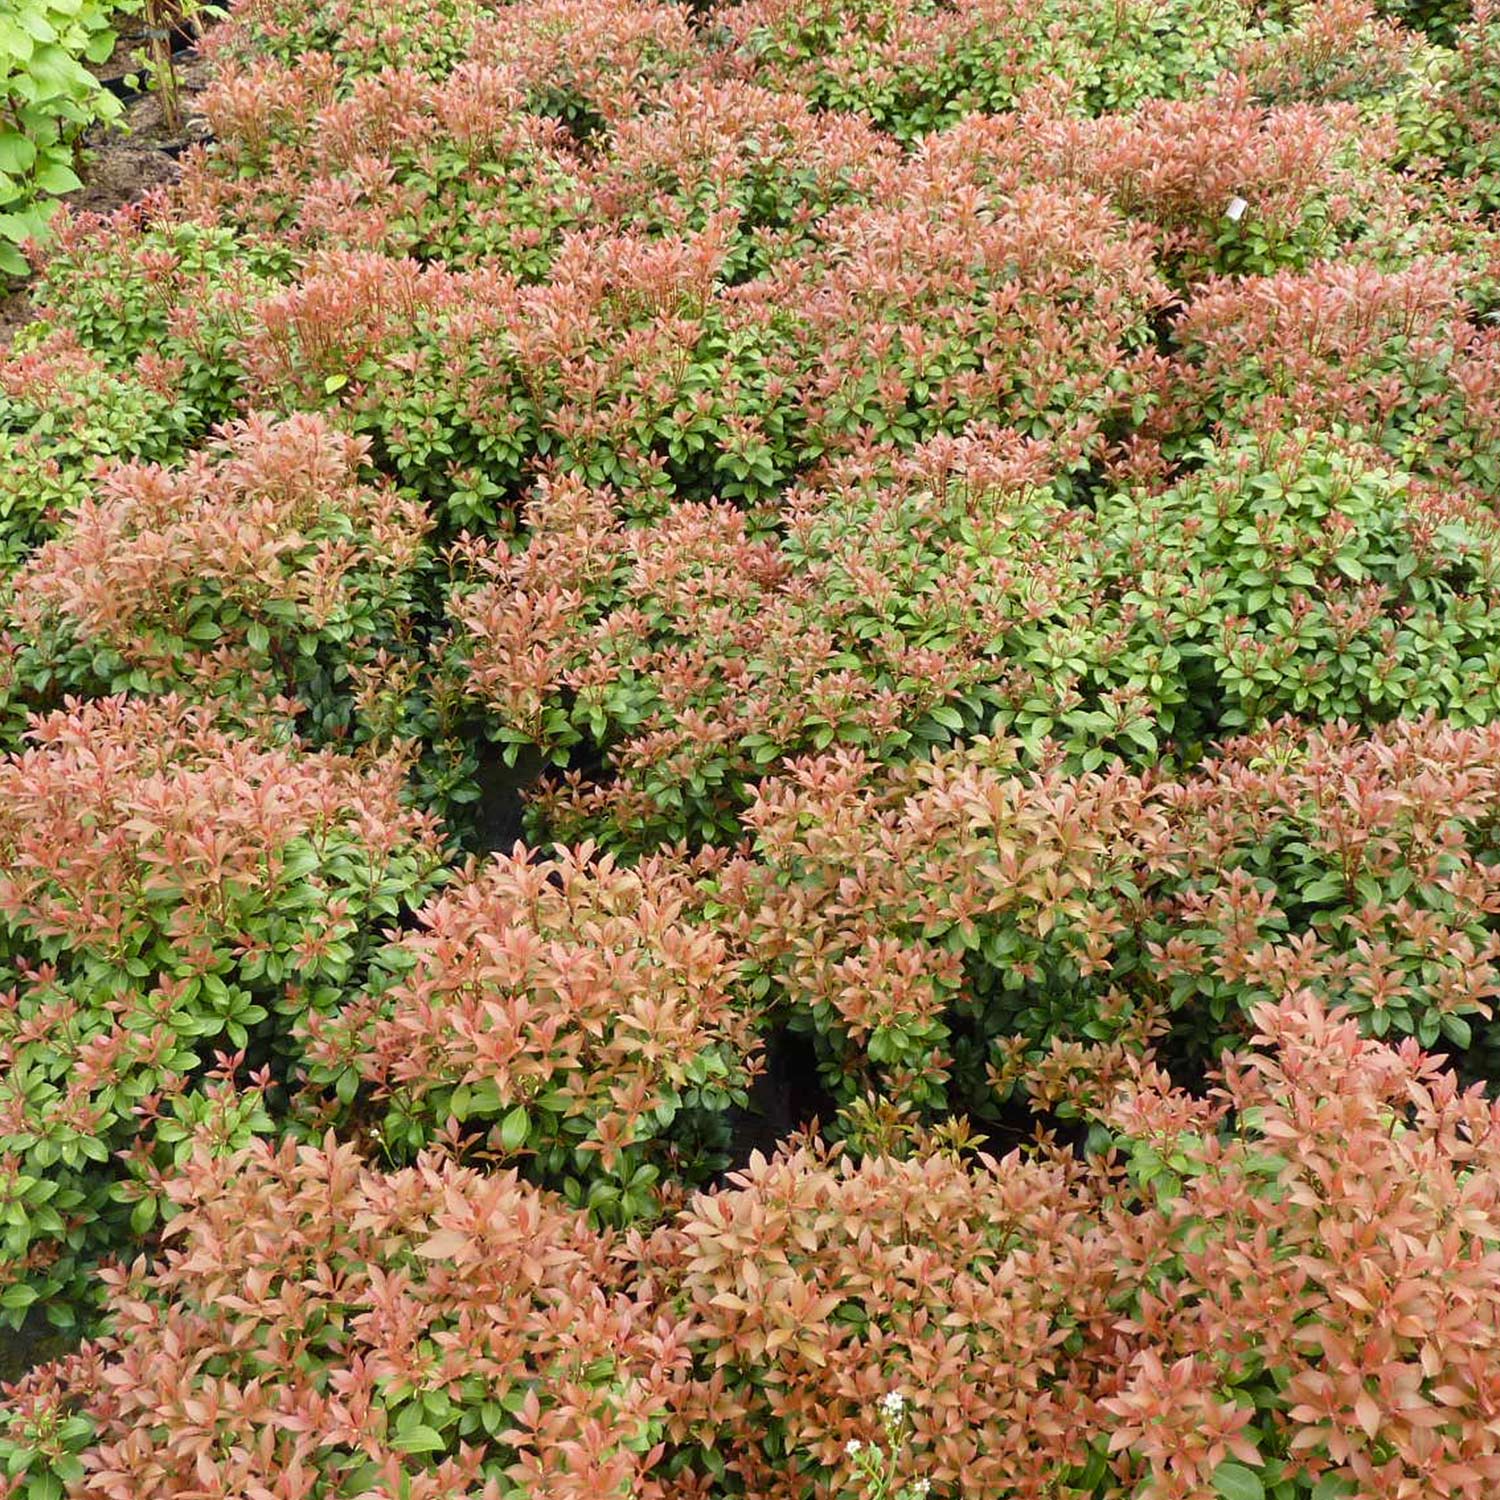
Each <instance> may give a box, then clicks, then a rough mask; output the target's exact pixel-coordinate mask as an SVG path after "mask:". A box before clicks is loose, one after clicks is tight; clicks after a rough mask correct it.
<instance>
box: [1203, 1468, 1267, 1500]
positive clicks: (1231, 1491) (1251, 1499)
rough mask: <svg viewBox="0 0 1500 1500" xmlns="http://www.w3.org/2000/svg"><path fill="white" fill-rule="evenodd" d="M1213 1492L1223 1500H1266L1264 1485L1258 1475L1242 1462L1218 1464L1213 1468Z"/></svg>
mask: <svg viewBox="0 0 1500 1500" xmlns="http://www.w3.org/2000/svg"><path fill="white" fill-rule="evenodd" d="M1213 1486H1214V1493H1215V1494H1218V1495H1222V1496H1223V1497H1224V1500H1266V1487H1265V1485H1263V1484H1262V1483H1261V1482H1260V1476H1259V1475H1258V1474H1257V1473H1256V1472H1255V1471H1254V1470H1253V1469H1247V1468H1246V1467H1245V1466H1244V1464H1235V1463H1225V1464H1220V1465H1219V1467H1218V1468H1217V1469H1215V1470H1214V1477H1213Z"/></svg>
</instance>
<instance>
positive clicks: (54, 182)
mask: <svg viewBox="0 0 1500 1500" xmlns="http://www.w3.org/2000/svg"><path fill="white" fill-rule="evenodd" d="M33 181H35V183H36V185H37V186H38V187H39V188H40V189H41V190H42V191H43V192H44V193H71V192H73V191H74V189H76V188H81V187H82V186H83V182H82V180H81V179H80V178H79V176H78V173H77V172H75V171H74V170H73V169H72V167H70V166H67V165H66V164H64V163H63V162H60V161H50V162H48V163H47V165H46V166H45V167H43V168H42V169H41V170H40V171H39V172H38V173H37V174H36V177H35V178H34V179H33Z"/></svg>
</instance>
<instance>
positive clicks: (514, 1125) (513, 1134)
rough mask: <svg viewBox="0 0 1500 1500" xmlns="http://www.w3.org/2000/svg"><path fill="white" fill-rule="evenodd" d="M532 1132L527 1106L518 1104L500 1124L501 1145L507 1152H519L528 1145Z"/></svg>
mask: <svg viewBox="0 0 1500 1500" xmlns="http://www.w3.org/2000/svg"><path fill="white" fill-rule="evenodd" d="M530 1131H531V1117H530V1116H529V1115H528V1114H527V1113H526V1106H525V1105H524V1104H518V1105H516V1107H515V1108H514V1109H513V1110H511V1112H510V1113H509V1114H508V1115H506V1117H505V1119H504V1120H503V1121H501V1123H500V1144H501V1145H502V1146H504V1147H505V1149H506V1150H507V1151H518V1150H519V1149H520V1148H521V1147H522V1146H524V1145H525V1144H526V1137H527V1135H528V1134H530Z"/></svg>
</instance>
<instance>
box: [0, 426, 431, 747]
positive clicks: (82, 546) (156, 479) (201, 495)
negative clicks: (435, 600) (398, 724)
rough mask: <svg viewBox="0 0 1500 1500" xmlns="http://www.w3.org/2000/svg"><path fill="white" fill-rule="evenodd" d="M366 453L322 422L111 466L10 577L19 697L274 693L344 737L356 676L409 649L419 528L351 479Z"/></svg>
mask: <svg viewBox="0 0 1500 1500" xmlns="http://www.w3.org/2000/svg"><path fill="white" fill-rule="evenodd" d="M364 454H365V445H363V444H362V443H361V442H360V441H359V440H357V439H354V438H350V437H347V436H346V435H344V434H342V433H338V432H336V431H334V430H332V429H331V428H329V427H328V425H327V424H326V423H325V422H324V420H323V419H322V418H321V417H318V416H294V417H291V418H289V419H287V420H286V421H284V422H280V423H271V422H267V421H265V420H263V419H259V418H256V419H251V420H250V421H248V422H245V423H243V424H240V425H238V426H236V427H233V428H230V429H228V430H227V432H226V433H225V435H224V436H223V437H222V438H221V439H220V441H219V443H218V445H217V447H216V448H215V449H210V450H208V451H207V452H202V453H199V454H196V455H195V456H194V458H193V460H192V461H191V462H190V463H189V464H188V465H187V466H186V467H185V468H183V469H180V470H171V469H166V468H162V467H159V466H146V465H131V466H126V467H123V468H119V469H116V470H114V471H113V472H112V473H108V474H106V475H105V476H104V477H103V479H102V480H101V483H100V494H99V496H98V498H89V499H85V500H83V501H81V502H80V503H79V505H78V508H77V509H76V511H75V512H74V513H73V515H72V516H71V517H70V519H69V522H68V524H67V527H66V528H65V530H64V532H63V534H62V535H61V536H60V537H59V538H58V539H56V540H54V541H51V542H49V543H47V545H46V546H44V547H43V548H41V550H40V551H39V552H37V553H36V555H35V556H34V557H32V559H31V560H30V561H29V562H28V564H27V565H26V567H25V568H24V569H23V570H22V571H21V572H20V573H19V575H18V576H17V577H16V579H15V582H14V593H13V596H12V599H11V622H12V629H11V633H10V636H9V639H8V642H7V644H8V646H9V649H10V658H11V659H10V675H11V689H12V692H13V694H15V695H17V696H20V697H22V698H23V699H25V700H27V701H30V702H32V703H34V704H40V705H49V706H50V705H51V704H54V703H56V702H57V701H58V699H59V698H60V697H61V696H63V695H65V694H78V693H91V692H92V693H112V692H123V691H127V690H128V691H132V692H135V693H140V694H148V693H152V692H178V693H181V694H183V695H185V696H188V697H202V696H213V697H220V698H227V697H231V696H232V697H235V698H239V699H242V700H244V701H246V702H251V703H254V702H263V703H266V704H270V703H271V702H273V701H275V700H278V699H279V700H281V701H282V702H285V703H287V704H289V705H296V706H297V709H298V711H299V714H300V717H301V720H302V722H303V724H304V726H305V728H306V730H307V731H308V733H309V734H310V735H311V736H312V737H313V738H315V739H319V740H327V739H329V738H343V737H345V736H349V735H351V734H353V733H354V732H355V726H354V724H353V722H352V709H353V700H352V698H351V692H352V689H353V687H354V686H355V685H356V684H355V681H352V679H357V677H358V674H359V673H360V670H361V669H362V668H367V667H368V666H369V665H370V664H371V663H372V662H373V661H374V660H375V658H376V656H377V654H379V653H382V652H384V653H386V654H387V655H396V654H400V653H404V652H408V651H410V650H411V649H412V648H413V647H414V646H415V641H414V638H413V635H414V618H413V616H414V612H415V600H414V594H415V590H414V586H413V578H414V575H415V574H416V573H417V571H418V569H419V568H420V566H421V563H422V555H423V554H422V542H423V535H424V533H425V531H426V529H427V525H428V521H427V517H426V516H425V514H424V513H423V512H422V511H421V509H420V508H419V507H418V506H416V505H415V504H414V503H413V502H410V501H405V500H401V499H400V498H399V497H397V496H396V495H395V494H394V493H392V491H391V490H390V488H389V486H380V487H374V486H369V485H362V484H360V483H359V479H358V474H359V469H360V466H361V462H362V460H363V458H364Z"/></svg>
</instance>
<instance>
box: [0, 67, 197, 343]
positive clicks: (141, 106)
mask: <svg viewBox="0 0 1500 1500" xmlns="http://www.w3.org/2000/svg"><path fill="white" fill-rule="evenodd" d="M137 46H138V43H136V42H134V41H133V40H132V39H131V38H129V37H125V38H122V40H121V43H120V45H119V46H118V47H116V49H115V52H114V55H113V56H112V57H111V58H110V59H109V60H108V61H107V62H105V63H103V64H101V65H100V67H99V68H98V69H96V70H95V71H96V72H97V74H98V76H99V77H100V78H101V79H102V80H103V81H104V82H105V83H106V84H107V85H108V86H109V88H110V89H111V91H112V92H113V93H115V94H117V95H119V97H120V98H121V100H122V102H123V103H124V105H125V113H124V115H123V117H122V118H121V119H120V120H119V121H117V122H116V123H115V124H113V125H107V126H106V125H96V126H95V127H94V128H93V129H92V130H90V131H89V132H88V134H87V135H86V136H85V137H84V138H83V140H82V142H81V143H80V145H79V149H78V160H77V163H76V170H77V172H78V175H79V176H80V177H81V178H82V179H83V186H82V187H81V188H79V189H77V191H75V192H72V193H69V194H67V196H66V197H64V198H63V199H62V202H63V203H64V204H66V205H67V207H68V209H70V210H71V211H72V212H74V213H92V214H111V213H114V212H115V211H116V210H117V209H120V208H123V207H124V206H125V205H126V204H129V203H134V202H135V201H136V200H137V199H138V198H142V197H144V196H145V195H146V194H147V193H148V192H150V191H151V189H152V188H155V187H160V186H161V185H162V184H164V183H168V182H173V181H175V180H176V178H177V175H178V172H179V171H180V170H181V169H180V167H179V165H178V161H177V158H178V157H179V156H180V155H181V154H182V152H183V151H184V150H185V149H186V148H187V147H188V146H189V145H191V144H192V143H193V142H195V141H201V140H205V139H206V138H207V128H206V126H205V125H204V122H203V120H202V119H201V118H200V117H199V116H197V114H196V112H195V110H194V99H195V97H196V95H198V94H199V93H201V92H202V90H203V86H204V84H205V83H206V82H207V75H208V67H207V64H206V63H204V62H203V61H202V59H201V58H199V57H197V56H196V54H194V53H193V52H191V51H188V50H184V51H183V52H181V53H180V54H179V55H178V56H177V59H176V69H177V78H178V87H179V89H180V92H181V95H182V107H183V113H184V115H185V116H186V124H185V125H184V127H183V129H181V130H179V131H170V130H168V129H167V126H166V121H165V119H164V118H163V115H162V107H161V102H160V100H159V99H158V98H157V97H156V95H155V94H151V93H146V92H141V91H139V90H136V89H132V88H131V87H129V86H128V85H127V83H126V79H127V78H129V77H130V75H131V74H132V73H134V72H135V71H136V67H137V65H136V63H135V62H134V53H135V50H136V48H137ZM35 316H36V311H35V309H34V308H33V306H32V303H31V297H30V293H29V290H28V287H27V285H26V284H25V283H22V284H21V285H19V286H17V287H16V288H15V289H13V290H11V291H9V292H0V351H3V350H4V349H6V348H8V347H9V346H10V342H11V340H12V339H13V338H14V337H15V333H16V330H17V329H19V328H22V327H24V326H25V325H26V324H27V323H29V322H30V321H31V320H32V319H33V318H34V317H35Z"/></svg>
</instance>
